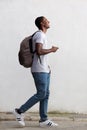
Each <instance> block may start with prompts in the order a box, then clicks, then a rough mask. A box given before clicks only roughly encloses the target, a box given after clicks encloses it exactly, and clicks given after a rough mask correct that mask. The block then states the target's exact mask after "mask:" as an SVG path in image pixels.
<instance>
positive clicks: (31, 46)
mask: <svg viewBox="0 0 87 130" xmlns="http://www.w3.org/2000/svg"><path fill="white" fill-rule="evenodd" d="M37 32H39V31H36V32H35V33H34V34H32V35H31V38H30V39H29V46H30V52H31V53H32V54H33V58H34V53H35V52H36V50H34V51H33V43H32V38H33V36H34V35H35V34H36V33H37ZM38 58H39V61H40V63H41V58H40V56H39V55H38Z"/></svg>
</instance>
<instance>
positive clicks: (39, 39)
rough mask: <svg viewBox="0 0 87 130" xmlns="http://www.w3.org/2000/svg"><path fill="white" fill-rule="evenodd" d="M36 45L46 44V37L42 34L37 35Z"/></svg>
mask: <svg viewBox="0 0 87 130" xmlns="http://www.w3.org/2000/svg"><path fill="white" fill-rule="evenodd" d="M35 43H41V44H44V37H43V35H42V34H41V33H37V34H36V37H35Z"/></svg>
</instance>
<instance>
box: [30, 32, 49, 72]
mask: <svg viewBox="0 0 87 130" xmlns="http://www.w3.org/2000/svg"><path fill="white" fill-rule="evenodd" d="M32 41H33V50H35V45H36V44H38V43H41V44H43V49H47V39H46V35H45V33H44V32H42V31H41V30H40V31H38V32H36V34H35V35H34V36H33V39H32ZM40 60H41V62H40ZM31 72H46V73H49V66H48V55H47V54H46V55H40V59H39V57H38V55H37V54H36V53H35V54H34V58H33V64H32V67H31Z"/></svg>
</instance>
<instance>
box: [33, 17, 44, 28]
mask: <svg viewBox="0 0 87 130" xmlns="http://www.w3.org/2000/svg"><path fill="white" fill-rule="evenodd" d="M43 18H44V16H40V17H37V18H36V19H35V25H36V26H37V27H38V28H39V29H41V22H42V20H43Z"/></svg>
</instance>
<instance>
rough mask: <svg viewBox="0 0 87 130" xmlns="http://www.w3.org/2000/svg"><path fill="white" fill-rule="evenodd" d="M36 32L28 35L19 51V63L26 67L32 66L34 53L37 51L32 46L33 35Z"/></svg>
mask: <svg viewBox="0 0 87 130" xmlns="http://www.w3.org/2000/svg"><path fill="white" fill-rule="evenodd" d="M34 34H35V33H34ZM34 34H33V35H31V36H28V37H26V38H25V39H24V40H23V41H22V42H21V44H20V50H19V53H18V59H19V63H20V64H21V65H22V66H24V67H26V68H29V67H31V66H32V62H33V57H34V53H35V52H36V51H33V46H32V37H33V36H34Z"/></svg>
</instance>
